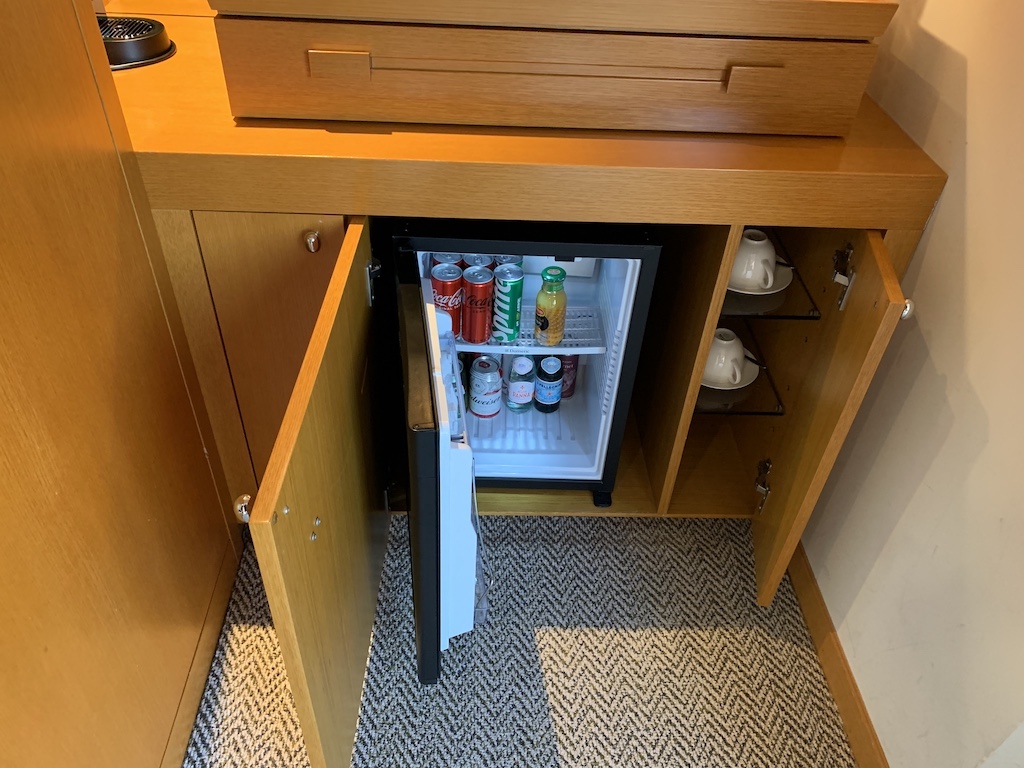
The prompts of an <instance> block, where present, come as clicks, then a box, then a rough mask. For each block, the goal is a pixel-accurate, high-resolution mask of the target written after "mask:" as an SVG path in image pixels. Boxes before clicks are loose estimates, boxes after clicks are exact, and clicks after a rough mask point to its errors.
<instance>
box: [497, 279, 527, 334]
mask: <svg viewBox="0 0 1024 768" xmlns="http://www.w3.org/2000/svg"><path fill="white" fill-rule="evenodd" d="M522 314H523V268H522V267H520V266H517V265H515V264H502V265H501V266H500V267H497V268H496V269H495V270H494V315H493V317H492V319H491V335H492V336H493V337H494V340H495V341H515V340H516V339H518V338H519V327H520V324H521V320H522Z"/></svg>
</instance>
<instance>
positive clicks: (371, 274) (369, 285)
mask: <svg viewBox="0 0 1024 768" xmlns="http://www.w3.org/2000/svg"><path fill="white" fill-rule="evenodd" d="M380 274H381V265H380V261H378V260H377V259H370V260H369V261H368V262H366V298H367V301H368V302H369V304H370V306H371V307H372V306H373V297H374V293H373V285H374V283H373V281H374V280H376V279H377V278H378V277H380Z"/></svg>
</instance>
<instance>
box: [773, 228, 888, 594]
mask: <svg viewBox="0 0 1024 768" xmlns="http://www.w3.org/2000/svg"><path fill="white" fill-rule="evenodd" d="M853 246H854V253H855V256H854V259H855V262H854V263H855V268H856V272H857V278H856V282H855V284H854V285H853V288H852V290H851V291H850V297H849V300H848V302H847V305H846V309H845V310H843V311H842V312H834V313H832V315H831V316H830V317H828V318H823V319H822V321H821V322H823V323H824V326H823V328H822V341H821V344H820V346H819V349H818V353H817V354H816V355H815V356H814V358H813V359H812V360H810V361H809V364H808V368H807V374H806V381H805V383H804V385H803V387H802V390H801V394H800V398H799V401H798V402H797V403H796V404H795V405H794V406H793V408H792V410H791V412H790V416H789V424H788V425H787V432H786V435H785V438H784V439H783V441H782V443H781V447H780V449H779V451H778V456H777V457H772V458H773V463H774V469H773V470H772V475H771V478H772V495H771V497H769V499H768V503H767V504H766V505H765V508H764V512H763V513H762V514H761V515H760V516H758V517H757V518H756V519H755V521H754V564H755V571H756V575H757V584H758V602H760V603H761V604H763V605H767V604H768V603H770V602H771V600H772V597H773V596H774V595H775V590H776V589H777V588H778V585H779V581H781V579H782V576H783V575H784V574H785V572H786V567H787V566H788V564H789V559H790V557H791V556H792V554H793V551H794V550H795V549H796V546H797V544H798V543H799V541H800V536H801V534H802V533H803V530H804V527H805V526H806V524H807V520H808V519H809V517H810V515H811V512H812V511H813V510H814V505H815V504H816V503H817V501H818V496H819V495H820V493H821V489H822V488H823V487H824V484H825V481H826V479H827V478H828V475H829V472H831V470H832V466H833V464H834V463H835V459H836V456H837V455H838V453H839V449H840V447H841V446H842V444H843V441H844V440H845V439H846V435H847V433H848V432H849V430H850V425H851V424H852V423H853V419H854V417H855V416H856V414H857V410H858V409H859V408H860V404H861V402H862V401H863V399H864V394H865V393H866V391H867V388H868V385H869V384H870V383H871V379H872V377H873V376H874V373H875V370H876V369H877V368H878V363H879V361H880V360H881V358H882V354H883V353H884V352H885V348H886V346H887V345H888V343H889V339H890V337H891V336H892V332H893V330H894V329H895V327H896V323H897V322H899V317H900V313H901V312H902V310H903V294H902V293H901V292H900V287H899V282H898V281H897V279H896V274H895V272H894V271H893V268H892V263H891V262H890V261H889V255H888V253H887V251H886V249H885V244H884V243H883V242H882V235H881V233H879V232H874V231H871V232H864V233H860V234H859V236H858V237H856V238H855V239H854V240H853Z"/></svg>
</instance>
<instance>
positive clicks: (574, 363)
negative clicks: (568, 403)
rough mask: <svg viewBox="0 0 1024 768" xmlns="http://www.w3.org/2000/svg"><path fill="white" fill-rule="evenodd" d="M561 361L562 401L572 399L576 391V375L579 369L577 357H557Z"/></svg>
mask: <svg viewBox="0 0 1024 768" xmlns="http://www.w3.org/2000/svg"><path fill="white" fill-rule="evenodd" d="M558 358H559V359H560V360H561V361H562V399H563V400H565V399H566V398H567V397H572V396H573V393H574V392H575V391H576V374H577V373H578V372H579V369H580V356H579V355H559V356H558Z"/></svg>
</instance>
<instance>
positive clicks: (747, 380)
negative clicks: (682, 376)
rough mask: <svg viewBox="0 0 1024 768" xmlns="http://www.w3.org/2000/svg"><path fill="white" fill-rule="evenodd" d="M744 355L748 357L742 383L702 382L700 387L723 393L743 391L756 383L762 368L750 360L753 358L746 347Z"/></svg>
mask: <svg viewBox="0 0 1024 768" xmlns="http://www.w3.org/2000/svg"><path fill="white" fill-rule="evenodd" d="M743 354H744V355H746V357H744V359H743V370H742V371H740V381H739V383H738V384H708V383H707V382H706V381H703V380H701V382H700V385H701V386H702V387H707V388H708V389H717V390H720V391H723V392H728V391H732V390H734V389H743V388H744V387H749V386H750V385H751V384H753V383H754V380H755V379H756V378H757V374H759V373H760V372H761V366H759V365H758V364H757V363H752V362H750V360H749V359H748V358H750V357H753V355H751V354H750V351H749V350H748V349H747V348H746V347H744V348H743Z"/></svg>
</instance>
